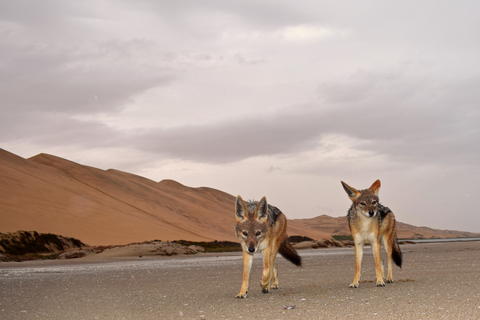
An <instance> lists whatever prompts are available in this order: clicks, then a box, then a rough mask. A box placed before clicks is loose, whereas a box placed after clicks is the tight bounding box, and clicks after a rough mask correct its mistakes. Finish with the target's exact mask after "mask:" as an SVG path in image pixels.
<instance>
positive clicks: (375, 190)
mask: <svg viewBox="0 0 480 320" xmlns="http://www.w3.org/2000/svg"><path fill="white" fill-rule="evenodd" d="M368 189H369V190H372V191H373V193H375V195H376V196H378V190H379V189H380V180H377V181H375V182H374V183H373V184H372V186H371V187H370V188H368Z"/></svg>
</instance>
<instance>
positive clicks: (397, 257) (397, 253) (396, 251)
mask: <svg viewBox="0 0 480 320" xmlns="http://www.w3.org/2000/svg"><path fill="white" fill-rule="evenodd" d="M392 259H393V262H395V264H396V265H397V266H399V267H400V268H401V267H402V261H403V254H402V251H401V250H400V247H399V246H398V241H397V239H395V241H394V242H393V247H392Z"/></svg>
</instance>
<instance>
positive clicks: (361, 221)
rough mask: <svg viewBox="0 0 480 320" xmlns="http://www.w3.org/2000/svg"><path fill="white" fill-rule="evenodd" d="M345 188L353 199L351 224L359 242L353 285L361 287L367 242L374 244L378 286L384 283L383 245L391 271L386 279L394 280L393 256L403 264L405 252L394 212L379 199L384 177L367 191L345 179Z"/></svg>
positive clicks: (354, 235)
mask: <svg viewBox="0 0 480 320" xmlns="http://www.w3.org/2000/svg"><path fill="white" fill-rule="evenodd" d="M341 182H342V185H343V188H344V189H345V191H346V192H347V194H348V197H349V198H350V200H352V202H353V203H352V206H351V207H350V209H349V210H348V215H347V218H348V226H349V227H350V231H351V232H352V236H353V240H354V242H355V276H354V278H353V282H352V284H350V287H351V288H358V282H359V280H360V270H361V265H362V257H363V245H364V244H366V243H370V245H371V247H372V252H373V256H374V257H375V273H376V277H377V286H384V285H385V282H384V281H383V271H384V265H383V260H382V258H381V255H380V245H383V247H384V249H385V252H386V254H387V264H388V274H387V279H386V282H389V283H391V282H393V274H392V258H393V261H395V264H396V265H397V266H399V267H402V251H400V247H399V246H398V242H397V227H396V223H395V217H394V216H393V212H392V211H391V210H390V209H389V208H387V207H384V206H383V205H381V204H380V202H379V200H378V190H379V189H380V180H377V181H375V182H374V183H373V184H372V186H371V187H370V188H368V189H366V190H360V191H358V190H356V189H354V188H352V187H350V186H349V185H348V184H346V183H345V182H343V181H341Z"/></svg>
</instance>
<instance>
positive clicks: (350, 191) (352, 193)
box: [340, 181, 360, 201]
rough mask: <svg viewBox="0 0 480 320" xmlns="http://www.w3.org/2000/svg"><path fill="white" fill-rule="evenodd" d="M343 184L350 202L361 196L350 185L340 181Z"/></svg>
mask: <svg viewBox="0 0 480 320" xmlns="http://www.w3.org/2000/svg"><path fill="white" fill-rule="evenodd" d="M340 182H341V183H342V186H343V189H345V192H346V193H347V194H348V197H349V198H350V200H352V201H353V200H355V198H356V197H357V196H358V195H359V194H360V192H358V190H357V189H355V188H352V187H350V186H349V185H348V184H346V183H345V182H343V181H340Z"/></svg>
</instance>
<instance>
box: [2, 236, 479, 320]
mask: <svg viewBox="0 0 480 320" xmlns="http://www.w3.org/2000/svg"><path fill="white" fill-rule="evenodd" d="M401 249H402V251H403V254H404V266H403V268H402V269H399V268H397V267H395V269H394V281H395V282H394V283H393V284H387V286H385V287H376V286H375V283H374V281H373V280H374V278H375V271H374V266H373V257H372V254H371V251H370V249H368V248H367V249H366V250H365V256H364V259H363V272H362V279H361V280H362V281H361V283H360V287H359V288H357V289H352V288H349V287H348V285H349V284H350V283H351V281H352V279H353V273H354V251H353V248H342V249H315V250H313V249H308V250H300V251H299V253H300V255H301V256H302V257H303V262H304V267H302V268H298V267H295V266H294V265H292V264H290V263H289V262H287V261H286V260H285V259H283V258H282V257H279V258H278V259H277V261H278V263H279V280H280V289H278V290H272V291H271V293H269V294H262V293H261V290H260V285H259V282H260V277H261V269H262V267H261V258H260V254H257V255H256V257H257V258H256V259H255V260H254V265H253V268H252V275H251V283H250V290H249V297H248V298H247V299H235V295H236V294H237V293H238V291H239V290H240V285H241V278H242V259H241V253H231V254H219V255H215V254H198V255H195V256H178V257H173V258H172V257H143V258H140V257H135V258H132V257H129V258H110V259H106V258H103V259H95V258H84V259H75V260H63V261H41V262H23V263H0V319H480V286H479V284H480V241H472V242H449V243H434V244H415V245H413V244H407V245H402V246H401ZM284 306H295V308H294V309H290V310H285V309H284V308H283V307H284Z"/></svg>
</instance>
